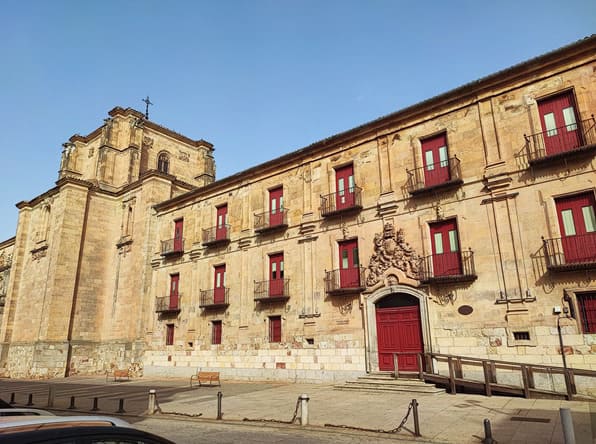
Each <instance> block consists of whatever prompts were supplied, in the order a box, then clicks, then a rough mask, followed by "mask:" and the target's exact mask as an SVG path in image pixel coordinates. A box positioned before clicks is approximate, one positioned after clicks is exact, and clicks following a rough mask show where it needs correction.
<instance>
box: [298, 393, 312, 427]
mask: <svg viewBox="0 0 596 444" xmlns="http://www.w3.org/2000/svg"><path fill="white" fill-rule="evenodd" d="M298 399H299V400H300V425H302V426H305V425H308V400H309V399H310V398H309V397H308V395H307V394H306V393H303V394H302V395H300V396H299V397H298Z"/></svg>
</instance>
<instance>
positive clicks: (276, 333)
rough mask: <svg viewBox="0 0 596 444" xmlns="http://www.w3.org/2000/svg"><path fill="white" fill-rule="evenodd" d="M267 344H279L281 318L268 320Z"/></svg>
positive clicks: (275, 317)
mask: <svg viewBox="0 0 596 444" xmlns="http://www.w3.org/2000/svg"><path fill="white" fill-rule="evenodd" d="M269 342H281V316H271V317H270V318H269Z"/></svg>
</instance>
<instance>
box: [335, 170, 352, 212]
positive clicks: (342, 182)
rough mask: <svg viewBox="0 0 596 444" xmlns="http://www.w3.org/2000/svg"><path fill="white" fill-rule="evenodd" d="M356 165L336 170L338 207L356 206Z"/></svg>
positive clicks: (339, 208)
mask: <svg viewBox="0 0 596 444" xmlns="http://www.w3.org/2000/svg"><path fill="white" fill-rule="evenodd" d="M354 191H355V184H354V166H353V165H347V166H344V167H341V168H337V169H336V170H335V192H336V205H337V209H338V210H341V209H343V208H350V207H353V206H354V203H355V201H354Z"/></svg>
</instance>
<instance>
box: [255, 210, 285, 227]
mask: <svg viewBox="0 0 596 444" xmlns="http://www.w3.org/2000/svg"><path fill="white" fill-rule="evenodd" d="M287 216H288V209H287V208H282V209H281V210H277V212H275V213H272V212H271V211H265V212H264V213H260V214H255V231H256V232H257V233H266V232H269V231H275V230H283V229H284V228H287V227H288V217H287Z"/></svg>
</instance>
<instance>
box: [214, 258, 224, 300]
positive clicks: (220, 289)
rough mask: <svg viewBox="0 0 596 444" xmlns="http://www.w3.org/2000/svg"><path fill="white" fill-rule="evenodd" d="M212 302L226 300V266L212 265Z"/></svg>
mask: <svg viewBox="0 0 596 444" xmlns="http://www.w3.org/2000/svg"><path fill="white" fill-rule="evenodd" d="M214 274H215V276H214V282H213V303H214V304H221V303H223V302H225V300H226V288H225V285H226V266H225V265H218V266H217V267H214Z"/></svg>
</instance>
